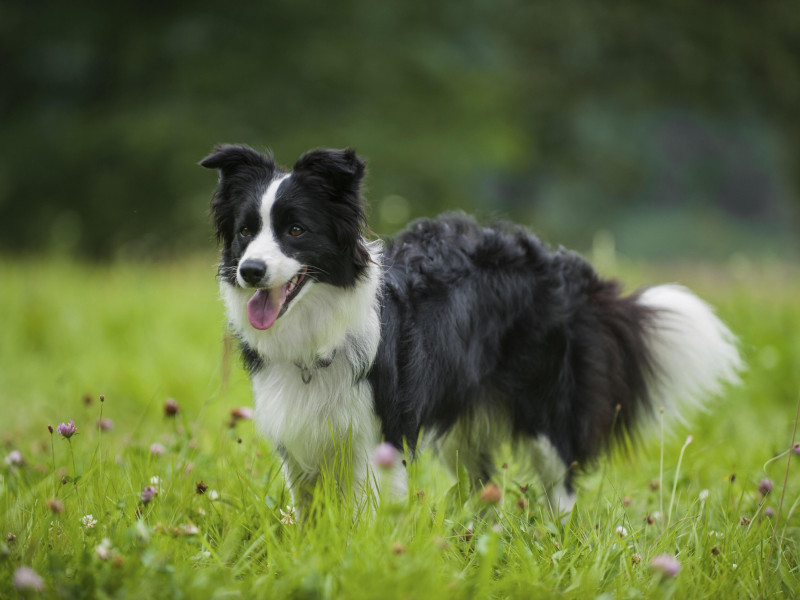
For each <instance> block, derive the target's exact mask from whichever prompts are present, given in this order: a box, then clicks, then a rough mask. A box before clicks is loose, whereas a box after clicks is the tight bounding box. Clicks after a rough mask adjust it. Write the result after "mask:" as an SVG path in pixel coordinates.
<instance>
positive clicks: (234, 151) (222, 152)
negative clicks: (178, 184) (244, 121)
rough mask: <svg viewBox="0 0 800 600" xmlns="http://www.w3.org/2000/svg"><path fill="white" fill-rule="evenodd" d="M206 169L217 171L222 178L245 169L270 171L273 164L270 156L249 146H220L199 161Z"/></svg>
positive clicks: (273, 166)
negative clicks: (265, 169)
mask: <svg viewBox="0 0 800 600" xmlns="http://www.w3.org/2000/svg"><path fill="white" fill-rule="evenodd" d="M200 166H201V167H205V168H206V169H218V170H219V172H220V175H222V177H226V176H228V175H233V174H234V173H236V172H237V171H240V170H242V169H247V168H256V169H258V168H267V169H269V170H272V169H274V168H275V163H274V162H273V160H272V157H271V156H267V155H265V154H261V153H260V152H257V151H255V150H253V149H252V148H251V147H250V146H245V145H243V144H222V145H220V146H217V147H216V148H214V152H212V153H211V154H209V155H208V156H206V157H205V158H204V159H203V160H201V161H200Z"/></svg>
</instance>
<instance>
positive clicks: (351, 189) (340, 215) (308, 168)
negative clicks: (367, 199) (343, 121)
mask: <svg viewBox="0 0 800 600" xmlns="http://www.w3.org/2000/svg"><path fill="white" fill-rule="evenodd" d="M366 167H367V165H366V163H365V162H364V161H363V160H361V158H359V157H358V156H357V155H356V152H355V150H353V149H351V148H347V149H344V150H310V151H309V152H306V153H305V154H303V156H301V157H300V158H299V159H297V162H296V163H295V165H294V169H293V170H292V178H294V179H296V180H297V181H298V183H299V184H300V185H301V186H303V187H304V188H306V190H308V191H309V192H311V193H312V194H314V195H319V196H322V197H326V198H328V199H329V200H330V201H331V204H329V205H328V206H327V212H328V213H329V214H330V222H331V223H333V224H334V227H333V231H334V232H335V235H336V239H337V241H338V243H339V246H340V247H341V248H342V249H344V251H345V253H346V254H349V256H350V258H351V263H349V264H350V265H351V266H352V268H353V274H352V275H353V276H352V278H353V279H354V278H356V277H358V275H359V274H360V273H362V272H363V271H364V269H365V268H366V266H367V264H368V263H369V261H370V256H369V251H368V250H367V247H366V245H365V242H364V236H363V235H362V229H363V228H364V227H366V224H367V217H366V213H365V211H364V203H363V202H362V200H361V180H362V179H364V171H365V170H366Z"/></svg>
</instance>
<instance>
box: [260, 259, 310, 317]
mask: <svg viewBox="0 0 800 600" xmlns="http://www.w3.org/2000/svg"><path fill="white" fill-rule="evenodd" d="M307 272H308V269H307V268H306V267H303V268H302V269H300V272H299V273H297V275H295V276H294V277H292V278H291V279H290V280H289V281H287V282H286V283H284V284H283V285H282V286H281V287H279V288H274V289H268V288H259V289H258V291H256V293H255V294H253V297H252V298H250V300H249V301H248V302H247V318H248V319H249V320H250V325H252V326H253V327H255V328H256V329H260V330H264V329H269V328H270V327H272V325H273V324H274V323H275V321H277V320H278V318H279V317H281V316H282V315H283V313H285V312H286V311H287V309H288V308H289V305H290V304H291V303H292V300H294V299H295V298H296V297H297V294H299V293H300V290H301V289H302V288H303V286H304V285H305V284H306V281H308V279H307V278H306V273H307Z"/></svg>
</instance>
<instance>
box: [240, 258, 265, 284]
mask: <svg viewBox="0 0 800 600" xmlns="http://www.w3.org/2000/svg"><path fill="white" fill-rule="evenodd" d="M266 274H267V265H266V263H265V262H264V261H262V260H254V259H252V258H248V259H247V260H246V261H244V262H243V263H242V264H240V265H239V275H241V276H242V279H244V280H245V282H246V283H249V284H250V285H258V284H259V283H261V281H262V280H263V279H264V275H266Z"/></svg>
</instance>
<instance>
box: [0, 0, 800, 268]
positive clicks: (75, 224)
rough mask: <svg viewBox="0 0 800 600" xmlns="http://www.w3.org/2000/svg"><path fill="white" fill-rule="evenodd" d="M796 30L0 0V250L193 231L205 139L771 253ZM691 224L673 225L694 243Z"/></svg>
mask: <svg viewBox="0 0 800 600" xmlns="http://www.w3.org/2000/svg"><path fill="white" fill-rule="evenodd" d="M798 32H800V11H797V10H795V7H794V6H793V5H792V4H791V3H766V4H765V3H752V2H746V1H743V0H739V1H734V2H727V3H724V4H713V3H696V2H690V1H689V0H669V1H666V0H664V1H660V2H650V3H644V4H642V3H638V4H637V3H631V2H623V1H622V0H613V1H610V2H605V3H593V2H589V1H585V2H571V3H561V2H555V1H552V0H550V1H539V2H529V1H524V0H493V1H491V2H490V1H489V0H471V1H467V2H463V1H456V0H445V1H442V2H437V3H430V2H421V1H419V0H413V1H410V2H369V1H367V0H345V1H343V2H338V3H329V2H321V1H314V2H312V1H310V0H300V1H297V2H292V3H277V2H275V3H273V2H264V3H250V4H247V5H239V4H231V5H227V6H224V7H220V5H219V4H218V3H214V4H212V3H210V2H206V1H200V2H192V3H189V2H181V1H177V2H171V3H155V2H138V3H128V4H125V5H115V6H114V7H110V6H109V5H107V4H101V3H99V2H97V1H96V0H91V1H87V2H82V3H79V4H74V3H73V4H64V3H55V2H46V1H43V0H31V1H29V2H26V3H22V2H18V3H5V4H4V5H3V6H2V7H1V8H0V70H2V71H0V72H2V81H3V84H2V86H0V141H2V143H0V248H2V249H3V250H4V251H5V252H28V251H42V250H50V251H61V252H71V251H74V252H78V253H80V254H83V255H88V256H95V257H108V256H117V255H132V256H142V255H150V254H161V253H167V252H172V251H175V250H182V249H191V248H195V247H203V246H207V245H208V244H209V242H210V237H211V236H210V231H209V226H208V223H207V216H206V213H205V207H206V206H207V203H208V200H209V196H210V192H211V188H212V186H213V178H212V177H211V176H210V174H208V173H204V172H203V171H201V170H199V169H198V168H197V167H196V166H195V163H196V162H197V160H199V159H200V158H202V156H203V155H204V154H205V153H207V152H208V151H209V150H210V149H211V148H212V147H213V145H214V144H215V143H218V142H223V141H235V142H245V143H250V144H251V145H253V146H255V147H257V148H261V149H263V148H265V147H267V146H269V147H271V148H273V149H274V150H275V151H276V155H277V158H278V160H281V161H284V162H286V163H288V164H289V165H290V164H291V162H292V161H293V160H294V159H295V158H296V157H297V156H298V155H299V154H300V153H301V152H303V151H304V150H306V149H308V148H311V147H315V146H338V147H341V146H354V147H356V148H357V149H358V150H359V151H360V152H361V153H363V154H364V155H365V156H367V157H368V158H369V159H370V164H371V176H370V180H369V182H370V183H369V197H370V199H371V201H372V203H373V204H374V205H377V206H380V204H381V202H382V199H384V198H391V199H390V200H388V202H389V203H390V204H391V203H394V206H397V205H398V200H397V199H398V198H400V199H401V201H400V204H402V205H403V206H405V207H406V208H405V209H404V210H405V212H406V213H409V214H410V216H415V215H421V214H434V213H436V212H438V211H440V210H444V209H452V208H463V209H465V210H477V211H479V212H482V213H484V214H488V215H502V216H506V215H508V216H511V217H513V218H518V219H522V220H525V221H528V222H534V223H535V226H536V228H537V229H540V230H542V231H544V232H545V233H549V234H551V235H552V236H553V237H556V236H557V237H558V238H559V240H563V241H565V242H567V243H573V244H577V245H579V246H580V245H583V246H585V245H586V244H587V243H588V240H589V239H590V238H591V236H592V234H593V233H594V232H595V231H596V230H598V229H608V230H610V231H612V232H614V233H615V234H616V235H617V236H618V237H619V239H620V243H619V246H620V247H621V248H622V249H623V250H624V249H625V248H626V247H628V248H631V249H634V250H636V251H638V249H640V248H642V243H641V242H637V241H636V238H637V231H639V230H647V231H649V229H647V228H648V227H649V225H647V224H648V223H650V224H651V225H653V226H655V227H662V228H663V227H666V226H667V225H669V227H670V228H674V227H676V226H679V227H680V226H681V225H686V224H687V223H689V224H691V223H693V222H697V221H698V219H699V220H701V221H703V222H705V221H704V219H706V218H707V219H711V220H715V219H716V221H718V222H719V223H721V225H720V228H721V229H720V231H722V232H723V233H724V232H727V233H725V235H722V234H721V235H720V237H719V239H716V241H714V240H711V242H714V243H715V244H716V246H714V248H716V250H715V251H717V252H720V253H725V252H730V251H731V249H732V244H739V243H740V240H741V235H740V234H741V233H742V232H746V233H748V235H750V234H751V233H752V234H753V235H754V236H755V237H753V240H752V246H753V247H755V248H758V247H760V245H762V244H767V245H769V244H772V246H771V247H772V248H773V249H774V248H776V247H778V246H775V245H774V244H776V243H778V242H780V244H779V246H780V248H787V247H791V244H792V240H793V239H794V238H796V237H797V235H796V234H797V228H798V214H800V202H798V198H799V197H800V193H799V190H800V174H798V173H800V172H798V170H797V169H796V168H794V165H795V164H796V162H797V157H798V154H799V153H800V116H799V115H798V112H797V110H796V107H797V106H798V105H800V69H798V56H800V40H799V39H798V35H799V34H798ZM373 213H374V215H373V217H374V218H373V228H374V229H375V230H377V231H386V230H391V229H394V228H396V227H398V226H399V224H400V223H398V222H396V221H393V220H392V219H393V218H396V216H397V214H398V213H397V212H396V211H394V212H393V211H392V210H389V209H387V210H385V211H381V210H376V211H373ZM402 214H405V213H402ZM381 215H388V217H386V218H383V217H382V216H381ZM392 215H395V217H392ZM664 215H667V216H669V217H670V218H668V219H666V218H662V217H664ZM675 219H677V221H676V220H675ZM753 220H756V221H757V222H756V227H755V228H753V227H752V221H753ZM659 223H661V225H659ZM706 232H707V228H705V227H704V228H703V230H702V231H699V232H698V234H697V235H695V236H694V238H692V236H691V235H687V236H686V237H687V238H692V239H696V240H697V239H699V240H700V242H702V243H700V245H699V246H698V248H699V250H701V251H704V252H705V251H708V249H709V243H710V242H709V236H708V235H707V234H706ZM726 236H727V237H726ZM647 237H648V239H646V240H644V242H643V244H644V245H645V246H654V245H656V244H654V242H653V239H654V238H653V236H652V235H648V236H647ZM663 237H664V239H663V240H662V242H661V245H660V246H659V248H660V249H659V250H658V251H659V252H662V251H663V252H675V251H677V250H681V249H687V248H691V247H692V244H691V243H689V242H691V240H689V241H688V242H687V241H686V240H682V241H681V243H680V244H676V243H674V242H671V241H670V239H669V231H666V230H665V231H664V235H663ZM626 244H629V245H627V246H626ZM765 247H766V246H765ZM714 248H712V251H714Z"/></svg>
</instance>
